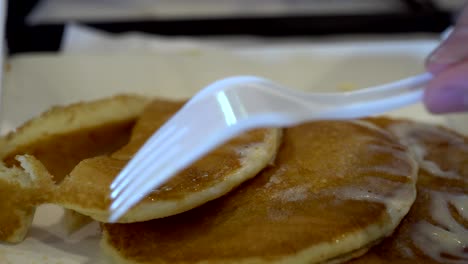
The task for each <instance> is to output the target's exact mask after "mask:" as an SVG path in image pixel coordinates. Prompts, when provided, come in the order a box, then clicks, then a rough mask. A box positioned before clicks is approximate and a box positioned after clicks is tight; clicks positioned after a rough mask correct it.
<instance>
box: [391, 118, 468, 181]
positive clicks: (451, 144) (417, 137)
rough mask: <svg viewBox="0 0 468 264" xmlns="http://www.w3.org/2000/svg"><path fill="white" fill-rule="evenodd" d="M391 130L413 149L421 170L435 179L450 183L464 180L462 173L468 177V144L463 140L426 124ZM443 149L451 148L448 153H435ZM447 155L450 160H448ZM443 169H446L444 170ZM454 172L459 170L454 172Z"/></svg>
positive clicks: (396, 127) (414, 124)
mask: <svg viewBox="0 0 468 264" xmlns="http://www.w3.org/2000/svg"><path fill="white" fill-rule="evenodd" d="M390 129H391V131H392V132H393V133H395V134H396V135H397V136H398V137H399V138H400V139H401V140H402V142H403V143H404V144H406V145H408V146H411V149H412V151H413V153H414V154H415V156H416V158H417V159H418V163H419V165H420V166H421V168H423V169H425V170H427V171H429V172H430V173H431V174H432V175H434V176H436V177H442V178H448V179H463V177H462V176H461V175H462V173H464V174H468V158H467V157H468V144H467V143H466V140H464V139H463V138H462V137H460V136H458V135H455V134H454V133H450V132H448V131H446V130H445V129H442V128H439V127H435V126H430V125H426V124H416V123H411V124H409V123H405V124H403V125H393V126H391V127H390ZM435 139H437V140H435ZM440 145H445V146H447V150H446V152H445V153H438V154H437V153H435V152H437V151H439V152H440V151H441V150H440V148H439V146H440ZM444 154H445V155H447V156H445V157H444ZM441 158H445V159H446V160H443V159H441ZM435 159H437V160H435ZM457 159H463V160H457ZM456 164H462V166H459V165H458V166H456ZM442 165H444V167H445V168H442ZM453 168H459V169H458V171H454V170H453Z"/></svg>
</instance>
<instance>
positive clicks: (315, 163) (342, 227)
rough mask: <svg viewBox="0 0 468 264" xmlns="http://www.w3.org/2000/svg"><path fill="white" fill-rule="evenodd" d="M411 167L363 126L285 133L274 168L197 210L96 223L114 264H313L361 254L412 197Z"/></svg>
mask: <svg viewBox="0 0 468 264" xmlns="http://www.w3.org/2000/svg"><path fill="white" fill-rule="evenodd" d="M416 172H417V167H416V163H415V161H414V160H413V158H412V156H410V155H409V153H408V151H407V149H406V148H405V147H404V146H402V145H401V144H399V143H398V142H397V141H396V139H395V138H394V137H393V136H391V135H390V134H389V133H387V132H386V131H384V130H381V129H378V128H377V127H375V126H373V125H371V124H369V123H364V122H332V121H330V122H325V121H324V122H314V123H308V124H304V125H301V126H297V127H293V128H289V129H286V131H285V133H284V137H283V144H282V146H281V147H280V150H279V152H278V155H277V159H276V161H275V164H273V165H272V166H270V167H268V168H267V169H265V170H264V171H263V172H262V173H260V174H259V175H258V176H256V177H255V178H253V179H252V180H250V181H248V182H246V183H244V184H243V185H241V186H240V187H239V188H237V189H236V190H234V191H232V192H231V193H229V194H227V195H225V196H223V197H221V198H219V199H216V200H214V201H211V202H209V203H207V204H205V205H202V206H200V207H198V208H195V209H193V210H190V211H188V212H185V213H181V214H178V215H175V216H170V217H166V218H162V219H156V220H152V221H147V222H140V223H132V224H103V225H102V226H103V239H102V241H101V242H102V243H101V244H102V246H103V248H104V250H105V252H107V253H108V254H109V255H110V256H112V258H113V260H114V261H115V262H117V263H322V262H330V263H333V262H338V261H345V260H346V259H349V258H351V257H352V256H357V255H360V254H363V253H365V250H362V249H363V248H364V249H365V248H367V247H369V246H370V245H373V244H375V243H376V242H378V241H380V240H381V239H382V238H383V237H385V236H388V235H390V234H391V233H392V231H393V230H394V229H395V228H396V226H397V225H398V223H399V222H400V220H401V219H402V218H403V216H404V215H405V214H406V213H407V212H408V210H409V208H410V206H411V204H412V203H413V201H414V198H415V196H416V192H415V182H416Z"/></svg>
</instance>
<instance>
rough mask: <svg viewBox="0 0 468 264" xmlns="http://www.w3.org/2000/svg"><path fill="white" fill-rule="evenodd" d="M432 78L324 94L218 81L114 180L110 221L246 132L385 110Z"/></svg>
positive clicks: (243, 79) (253, 81)
mask: <svg viewBox="0 0 468 264" xmlns="http://www.w3.org/2000/svg"><path fill="white" fill-rule="evenodd" d="M431 78H432V77H431V74H429V73H423V74H420V75H417V76H413V77H410V78H407V79H403V80H399V81H396V82H393V83H389V84H385V85H380V86H376V87H371V88H367V89H362V90H357V91H353V92H347V93H319V94H317V93H306V92H300V91H297V90H292V89H288V88H286V87H283V86H281V85H279V84H277V83H274V82H272V81H270V80H266V79H262V78H258V77H251V76H240V77H231V78H227V79H223V80H220V81H217V82H215V83H213V84H211V85H209V86H208V87H206V88H205V89H203V90H202V91H200V92H199V93H198V94H196V95H195V96H194V97H193V98H192V99H191V100H190V101H189V102H187V103H186V104H185V105H184V106H183V107H182V109H181V110H179V112H177V113H176V114H175V115H174V116H173V117H172V118H171V119H170V120H169V121H168V122H167V123H166V124H164V125H163V126H162V127H161V128H160V129H159V130H158V131H157V132H156V133H155V134H154V135H153V136H151V138H150V139H149V140H148V141H147V142H146V143H145V144H144V145H143V147H142V148H141V149H140V150H139V151H138V152H137V153H136V155H135V156H134V157H133V158H132V160H131V161H130V162H129V163H128V164H127V166H126V167H125V168H124V169H123V170H122V171H121V172H120V174H119V175H118V176H117V177H116V178H115V180H114V182H113V183H112V184H111V199H112V200H113V201H112V203H111V206H110V208H109V210H110V217H109V222H115V221H117V220H118V219H119V218H120V217H121V216H122V215H123V214H125V212H126V211H127V210H129V209H130V208H131V207H132V206H133V205H135V204H136V203H137V202H138V201H140V200H141V199H142V198H143V197H145V196H146V195H147V194H148V193H150V192H151V191H153V190H154V189H155V188H157V187H159V186H160V185H161V184H163V183H164V182H166V181H167V180H168V179H169V178H170V177H171V176H173V175H175V174H176V173H177V172H179V171H181V170H182V169H184V168H186V167H187V166H188V165H190V164H191V163H193V162H194V161H196V160H197V159H199V158H200V157H202V156H203V155H205V154H207V153H208V152H209V151H210V150H212V149H214V148H215V147H217V146H218V145H220V144H222V143H223V142H225V141H227V140H229V139H230V138H232V137H234V136H236V135H238V134H239V133H241V132H244V131H246V130H249V129H253V128H258V127H283V126H291V125H295V124H299V123H302V122H305V121H311V120H319V119H351V118H359V117H365V116H370V115H375V114H380V113H383V112H386V111H389V110H392V109H396V108H399V107H402V106H405V105H409V104H412V103H416V102H418V101H420V100H421V98H422V94H423V88H424V86H425V85H426V83H427V82H428V81H429V80H430V79H431Z"/></svg>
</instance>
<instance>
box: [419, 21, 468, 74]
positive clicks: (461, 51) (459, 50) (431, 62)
mask: <svg viewBox="0 0 468 264" xmlns="http://www.w3.org/2000/svg"><path fill="white" fill-rule="evenodd" d="M467 41H468V28H467V27H458V28H456V29H455V30H454V31H453V33H451V34H450V35H449V36H448V37H447V39H446V40H444V41H443V42H442V43H441V44H440V45H439V47H438V48H437V49H435V50H434V51H433V52H432V53H431V54H430V55H429V57H428V59H427V61H426V65H427V66H428V68H429V69H430V70H431V69H439V68H444V67H446V66H448V65H452V64H456V63H457V62H459V61H461V60H463V59H465V58H467V57H468V50H467V49H466V42H467Z"/></svg>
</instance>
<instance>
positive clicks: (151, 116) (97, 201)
mask: <svg viewBox="0 0 468 264" xmlns="http://www.w3.org/2000/svg"><path fill="white" fill-rule="evenodd" d="M182 105H183V102H173V101H167V100H154V101H152V103H151V104H150V105H149V106H148V107H147V108H146V109H145V111H144V112H143V114H142V115H141V117H140V118H139V119H138V121H137V123H136V125H135V127H134V129H133V132H132V136H131V139H130V142H129V143H128V144H127V145H126V146H124V147H123V148H122V149H120V150H118V151H116V152H115V153H113V154H112V155H103V156H99V157H95V158H90V159H85V160H83V161H81V162H80V163H79V164H78V165H77V166H76V167H75V168H74V169H73V171H72V172H71V173H70V175H69V176H68V177H67V178H66V179H65V180H64V181H63V182H62V183H61V184H60V185H59V186H58V189H57V192H56V200H55V201H54V203H57V204H60V205H62V206H64V207H66V208H69V209H73V210H75V211H77V212H80V213H82V214H85V215H89V216H90V217H92V218H94V219H96V220H98V221H101V222H106V221H108V218H109V211H108V208H109V205H110V188H109V186H110V184H111V182H112V180H113V179H114V178H115V177H116V176H117V174H118V173H119V172H120V170H121V169H122V168H123V167H124V166H125V165H126V163H127V162H128V161H129V160H130V159H131V157H132V156H133V155H134V153H135V152H136V151H138V149H139V148H140V146H141V145H142V144H143V143H144V142H145V141H146V140H147V139H148V138H149V137H150V136H151V135H152V134H153V133H154V132H155V131H156V130H157V129H158V128H159V127H160V126H162V125H163V124H164V123H165V122H166V121H167V120H168V119H169V118H170V117H171V116H172V115H173V114H174V113H175V112H177V110H178V109H179V108H180V107H182ZM201 118H203V117H201ZM208 133H209V132H208ZM280 139H281V129H277V128H266V129H256V130H252V131H249V132H246V133H243V134H241V135H239V136H237V137H236V138H234V139H232V140H230V141H228V142H227V143H225V144H223V145H221V146H219V147H218V148H216V149H215V150H213V151H211V152H210V153H209V154H207V155H206V156H205V157H202V158H201V159H200V160H198V161H197V162H195V163H194V164H192V165H191V166H189V167H188V168H186V169H185V170H183V171H181V172H180V173H178V174H177V175H176V176H174V177H173V178H171V179H170V180H169V181H168V182H166V183H165V184H163V185H162V186H161V187H159V188H157V189H156V190H154V191H153V192H152V193H150V194H149V195H148V196H147V197H146V198H144V199H143V200H142V201H141V202H139V203H138V204H137V205H136V206H135V207H133V208H132V209H131V210H130V211H128V212H127V213H126V214H125V215H124V216H123V217H122V218H120V219H119V222H122V223H127V222H139V221H146V220H150V219H155V218H161V217H167V216H170V215H174V214H178V213H181V212H184V211H187V210H190V209H192V208H195V207H197V206H200V205H202V204H204V203H206V202H208V201H210V200H213V199H216V198H218V197H220V196H222V195H224V194H226V193H228V192H229V191H231V190H232V189H234V188H235V187H237V186H238V185H239V184H241V183H242V182H244V181H246V180H248V179H250V178H252V177H254V176H255V175H257V174H258V172H260V171H261V170H262V169H263V168H264V167H265V166H267V165H268V164H269V163H270V162H272V160H273V159H274V157H275V155H276V152H277V149H278V146H279V144H280ZM156 173H157V172H156Z"/></svg>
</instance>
